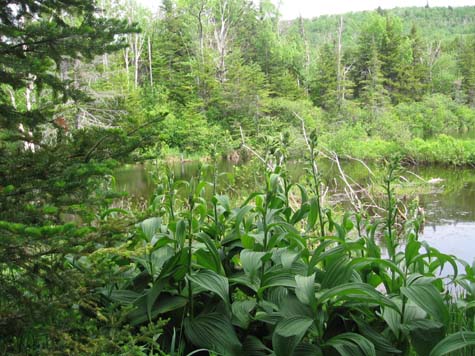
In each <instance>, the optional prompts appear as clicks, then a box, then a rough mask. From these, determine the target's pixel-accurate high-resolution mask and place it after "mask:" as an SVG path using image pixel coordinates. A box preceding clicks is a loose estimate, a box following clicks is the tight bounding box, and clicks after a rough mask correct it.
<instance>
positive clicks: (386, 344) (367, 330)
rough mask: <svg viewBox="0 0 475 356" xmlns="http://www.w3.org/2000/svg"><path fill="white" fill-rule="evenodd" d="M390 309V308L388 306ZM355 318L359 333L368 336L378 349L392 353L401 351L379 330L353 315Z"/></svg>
mask: <svg viewBox="0 0 475 356" xmlns="http://www.w3.org/2000/svg"><path fill="white" fill-rule="evenodd" d="M388 309H389V308H388ZM389 310H391V311H392V312H393V313H395V314H396V315H399V314H397V313H396V312H394V311H393V310H392V309H389ZM353 320H354V321H356V323H357V324H358V331H359V334H361V335H363V336H364V337H365V338H367V339H368V340H369V341H371V342H372V343H373V345H374V347H375V349H376V351H380V352H384V353H390V354H400V353H401V351H400V350H398V349H396V348H395V347H394V346H393V345H391V343H390V341H389V340H387V339H386V338H385V337H384V336H383V335H382V333H381V332H377V331H376V330H374V329H373V328H372V327H371V326H370V325H369V324H368V323H366V322H365V321H364V320H362V319H360V318H357V317H355V316H353Z"/></svg>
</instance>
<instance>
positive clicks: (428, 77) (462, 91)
mask: <svg viewBox="0 0 475 356" xmlns="http://www.w3.org/2000/svg"><path fill="white" fill-rule="evenodd" d="M103 5H104V8H105V12H106V13H107V14H109V15H111V16H114V17H117V18H127V19H129V21H131V20H137V21H139V23H140V26H141V28H142V29H143V32H142V33H140V34H132V35H130V36H129V37H128V42H129V44H130V46H129V48H127V49H124V50H123V53H121V55H120V56H119V55H117V56H115V57H111V58H109V59H108V61H107V63H106V67H105V68H103V69H104V73H102V74H98V75H99V77H101V76H102V77H104V76H105V77H104V78H105V79H107V80H108V81H109V80H111V78H115V79H113V80H114V81H115V85H116V88H117V87H120V88H121V89H120V92H121V93H124V92H125V93H127V96H128V97H127V99H126V100H125V101H124V102H123V103H122V104H123V106H122V108H123V109H126V110H128V111H129V112H132V113H133V115H134V117H136V118H140V120H145V119H146V118H148V117H150V116H151V115H152V116H153V115H154V113H156V112H157V111H158V112H159V111H162V110H166V111H168V112H169V113H170V115H169V116H168V117H167V118H166V119H165V120H164V121H163V122H162V123H161V124H160V130H161V136H160V138H161V142H162V143H163V145H162V152H163V153H165V154H170V153H172V154H173V153H184V154H193V153H196V152H200V153H204V154H205V153H206V152H207V150H208V147H209V146H210V144H214V143H216V137H217V136H219V137H220V147H221V150H222V151H223V152H224V153H230V152H232V151H234V150H236V149H238V148H239V147H240V145H241V144H242V133H244V136H245V137H246V139H247V140H249V142H251V143H253V144H254V145H257V146H259V144H260V142H262V140H261V139H260V137H261V136H262V135H266V134H271V135H272V134H273V133H275V132H276V131H278V132H282V131H287V132H289V133H290V135H291V136H292V138H293V139H294V140H293V141H295V142H296V144H295V147H294V148H295V149H297V150H298V148H299V146H300V147H301V146H302V145H301V140H299V138H301V135H300V131H299V130H298V129H296V128H297V127H300V124H301V122H300V120H299V119H298V117H297V115H298V116H300V117H302V118H303V119H304V120H305V124H306V125H307V127H310V128H317V129H318V130H319V133H320V134H321V137H322V144H323V145H325V146H328V147H329V148H331V149H333V150H335V151H336V152H338V153H341V154H344V153H346V152H347V147H346V146H341V145H340V144H335V140H332V139H331V138H332V137H335V135H337V136H342V137H347V136H350V137H351V138H352V139H351V140H350V143H351V146H354V147H355V148H358V147H363V148H362V149H361V150H360V149H356V151H357V152H360V151H364V152H366V151H367V149H366V146H368V147H372V146H375V145H379V144H380V142H383V143H382V145H385V146H391V147H397V148H398V150H400V153H401V154H402V155H404V156H406V158H407V160H408V161H413V162H433V161H435V162H443V163H450V164H473V162H474V154H475V152H474V151H473V147H472V145H471V143H470V142H468V143H467V142H465V140H466V139H472V138H473V131H472V127H473V124H474V120H475V114H474V110H473V105H474V90H473V85H474V84H473V83H474V80H475V79H474V73H473V68H475V66H474V65H473V61H474V58H475V57H474V53H475V47H474V46H475V39H474V32H473V28H474V27H473V16H472V14H473V12H474V8H473V7H463V8H430V7H426V8H420V9H419V8H408V9H395V10H381V9H379V10H378V11H373V12H364V13H355V14H347V15H343V16H322V17H318V18H315V19H313V20H307V19H305V20H304V19H298V20H294V21H288V22H281V21H279V14H278V11H277V9H276V8H275V7H274V6H273V5H272V3H271V2H270V1H261V2H260V3H259V5H254V4H252V3H251V2H247V1H242V0H219V1H204V0H203V1H198V2H197V1H173V0H167V1H165V2H164V3H163V5H162V6H161V7H160V9H159V11H158V13H157V14H152V13H151V12H149V11H148V10H145V9H143V8H140V7H139V6H138V5H136V4H134V3H133V2H127V3H126V4H124V5H119V4H117V3H115V2H107V1H104V2H103ZM111 76H112V77H111ZM100 83H102V84H100ZM97 85H98V87H97V90H101V87H102V86H104V85H106V83H105V82H103V80H99V82H98V83H97ZM106 86H107V88H108V87H109V86H108V85H106ZM191 133H192V134H191ZM439 135H448V136H452V137H454V138H455V139H456V143H455V144H456V145H457V146H460V147H461V146H463V147H464V150H463V152H462V153H460V154H459V157H458V158H457V159H456V160H454V159H446V158H445V156H444V155H435V159H434V157H433V156H430V155H427V154H426V149H425V146H426V145H431V144H434V145H444V140H445V138H444V137H439ZM353 138H354V139H353ZM425 141H428V142H427V143H426V142H425ZM338 142H340V143H341V142H344V141H342V140H338ZM432 142H435V143H432ZM347 146H348V145H347ZM373 156H375V157H368V155H365V156H361V157H365V158H377V159H378V158H379V159H380V158H382V157H386V158H387V157H388V155H387V153H386V152H385V151H384V150H379V151H377V154H373ZM449 156H452V154H450V155H449Z"/></svg>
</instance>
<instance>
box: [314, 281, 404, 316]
mask: <svg viewBox="0 0 475 356" xmlns="http://www.w3.org/2000/svg"><path fill="white" fill-rule="evenodd" d="M333 298H335V299H336V300H337V301H339V300H347V299H349V300H351V299H355V298H360V299H364V300H365V301H366V302H368V303H376V304H379V305H380V306H387V307H389V308H393V309H394V310H396V311H399V308H398V307H397V305H396V304H395V303H394V302H393V301H392V300H390V299H389V298H387V297H385V296H384V295H382V294H381V293H379V292H378V291H376V290H375V289H374V288H373V287H371V286H369V285H367V284H365V283H347V284H343V285H340V286H337V287H334V288H332V289H329V290H327V291H325V292H323V293H322V294H321V295H320V297H319V298H317V301H318V303H320V304H323V303H326V302H328V301H330V300H332V299H333Z"/></svg>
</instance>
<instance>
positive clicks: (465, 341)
mask: <svg viewBox="0 0 475 356" xmlns="http://www.w3.org/2000/svg"><path fill="white" fill-rule="evenodd" d="M473 345H475V332H473V331H460V332H458V333H455V334H451V335H449V336H447V337H446V338H445V339H443V340H442V341H440V342H439V343H438V344H437V345H435V347H434V348H433V349H432V351H431V353H430V356H443V355H447V354H448V353H450V352H454V351H457V350H460V349H463V348H464V347H467V346H473Z"/></svg>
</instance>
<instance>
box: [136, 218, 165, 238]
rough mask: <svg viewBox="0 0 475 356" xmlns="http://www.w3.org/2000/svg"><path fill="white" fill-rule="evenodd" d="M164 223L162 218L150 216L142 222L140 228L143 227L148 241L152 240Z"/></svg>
mask: <svg viewBox="0 0 475 356" xmlns="http://www.w3.org/2000/svg"><path fill="white" fill-rule="evenodd" d="M161 224H162V219H160V218H157V217H155V218H148V219H146V220H144V221H142V222H141V223H140V228H141V229H142V231H143V233H144V235H145V237H146V238H147V241H149V242H150V241H152V238H153V235H155V233H156V232H157V231H159V230H160V226H161Z"/></svg>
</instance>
